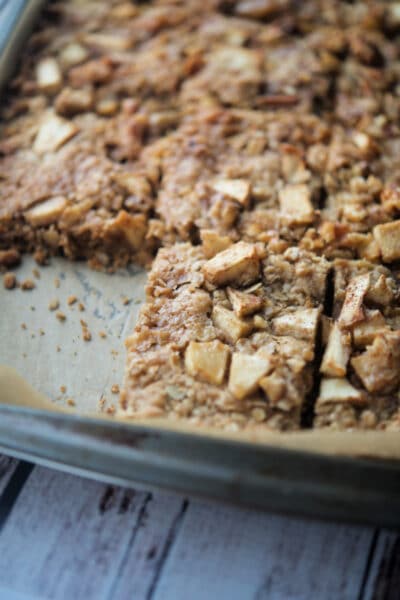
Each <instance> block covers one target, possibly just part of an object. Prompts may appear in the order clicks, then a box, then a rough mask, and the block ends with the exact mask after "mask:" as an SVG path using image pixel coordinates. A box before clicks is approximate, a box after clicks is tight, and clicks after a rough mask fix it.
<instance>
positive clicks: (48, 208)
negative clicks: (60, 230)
mask: <svg viewBox="0 0 400 600" xmlns="http://www.w3.org/2000/svg"><path fill="white" fill-rule="evenodd" d="M66 206H67V199H66V198H64V197H63V196H55V197H54V198H49V199H48V200H45V201H44V202H40V204H36V205H35V206H34V207H33V208H31V209H29V210H28V211H27V212H26V213H25V218H26V220H27V221H29V223H30V224H31V225H33V226H34V227H40V226H42V225H50V223H54V222H56V221H57V220H58V218H59V217H60V216H61V214H62V212H63V210H64V208H65V207H66Z"/></svg>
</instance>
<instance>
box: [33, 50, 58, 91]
mask: <svg viewBox="0 0 400 600" xmlns="http://www.w3.org/2000/svg"><path fill="white" fill-rule="evenodd" d="M36 81H37V85H38V88H39V90H40V91H41V92H44V93H45V94H55V93H56V92H58V90H59V89H60V87H61V85H62V73H61V69H60V67H59V66H58V62H57V61H56V59H55V58H50V57H49V58H43V59H42V60H41V61H39V63H38V64H37V67H36Z"/></svg>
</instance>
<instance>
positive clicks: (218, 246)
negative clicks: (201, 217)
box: [200, 229, 232, 258]
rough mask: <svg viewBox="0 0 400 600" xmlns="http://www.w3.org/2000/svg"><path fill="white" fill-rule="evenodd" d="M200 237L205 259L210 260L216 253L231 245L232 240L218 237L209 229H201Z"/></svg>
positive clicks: (226, 237) (223, 236) (222, 236)
mask: <svg viewBox="0 0 400 600" xmlns="http://www.w3.org/2000/svg"><path fill="white" fill-rule="evenodd" d="M200 237H201V241H202V243H203V244H202V248H203V252H204V255H205V257H206V258H212V257H213V256H215V255H216V254H218V252H222V250H226V249H227V248H229V246H231V245H232V240H231V239H230V238H229V237H228V236H227V235H219V234H218V233H217V232H216V231H212V230H211V229H202V231H201V232H200Z"/></svg>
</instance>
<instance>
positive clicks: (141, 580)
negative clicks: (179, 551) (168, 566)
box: [112, 493, 184, 600]
mask: <svg viewBox="0 0 400 600" xmlns="http://www.w3.org/2000/svg"><path fill="white" fill-rule="evenodd" d="M183 505H184V501H183V499H182V498H180V497H179V496H173V495H170V494H164V493H163V494H161V493H160V494H155V495H153V496H152V497H151V499H150V501H149V502H148V504H147V505H146V513H145V515H143V521H142V524H141V527H140V528H139V529H138V532H137V535H136V536H135V540H134V543H133V544H132V545H131V547H130V548H129V551H128V553H127V555H126V558H125V560H124V563H123V565H122V568H121V571H120V573H119V575H118V577H117V579H116V581H115V588H114V590H113V594H112V599H113V600H132V599H144V598H147V597H148V594H149V593H150V592H151V590H152V588H153V586H155V585H156V582H157V577H158V572H159V569H160V567H161V565H162V563H163V561H164V558H165V554H166V552H167V551H168V547H169V544H171V543H173V541H174V524H175V523H176V522H177V520H178V519H179V518H180V515H181V513H182V507H183Z"/></svg>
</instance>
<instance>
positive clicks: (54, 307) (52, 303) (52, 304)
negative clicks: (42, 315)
mask: <svg viewBox="0 0 400 600" xmlns="http://www.w3.org/2000/svg"><path fill="white" fill-rule="evenodd" d="M57 308H60V302H59V300H57V298H54V300H50V302H49V310H57Z"/></svg>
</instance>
